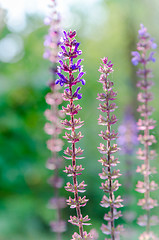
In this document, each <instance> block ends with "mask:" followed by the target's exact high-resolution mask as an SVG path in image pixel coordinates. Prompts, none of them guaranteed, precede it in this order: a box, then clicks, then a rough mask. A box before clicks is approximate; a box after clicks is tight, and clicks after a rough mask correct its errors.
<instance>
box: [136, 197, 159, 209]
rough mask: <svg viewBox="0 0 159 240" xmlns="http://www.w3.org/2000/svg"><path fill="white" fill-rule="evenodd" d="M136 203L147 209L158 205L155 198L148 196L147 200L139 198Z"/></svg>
mask: <svg viewBox="0 0 159 240" xmlns="http://www.w3.org/2000/svg"><path fill="white" fill-rule="evenodd" d="M138 205H139V206H142V209H146V210H149V209H152V208H154V207H157V206H158V203H157V200H155V199H152V198H148V200H147V201H146V200H145V199H144V198H143V199H140V200H139V201H138Z"/></svg>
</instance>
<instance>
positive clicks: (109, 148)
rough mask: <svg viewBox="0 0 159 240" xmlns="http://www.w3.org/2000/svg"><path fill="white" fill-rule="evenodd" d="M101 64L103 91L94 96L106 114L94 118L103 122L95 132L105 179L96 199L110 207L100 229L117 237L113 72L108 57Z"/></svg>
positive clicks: (118, 231) (120, 228)
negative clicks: (99, 130)
mask: <svg viewBox="0 0 159 240" xmlns="http://www.w3.org/2000/svg"><path fill="white" fill-rule="evenodd" d="M102 62H103V64H101V65H102V66H101V67H100V68H99V72H100V73H101V76H100V79H99V82H100V83H102V84H103V91H104V92H103V93H100V94H98V98H97V99H98V100H99V101H101V102H102V103H100V104H99V109H100V110H101V112H103V113H105V114H106V115H105V116H103V115H100V116H99V119H98V124H99V125H104V126H106V129H105V130H104V131H101V133H100V134H99V136H100V137H102V139H103V140H105V141H106V144H102V143H101V144H100V147H98V150H99V152H100V153H101V154H102V157H101V159H100V160H99V162H100V163H101V164H102V166H103V169H102V173H100V174H99V176H100V178H101V179H102V180H106V181H105V182H104V183H102V184H101V187H100V188H101V189H102V190H103V191H104V192H105V193H107V196H106V195H104V196H103V199H102V201H101V203H100V205H101V206H102V207H105V208H109V209H110V211H109V212H108V213H106V214H105V216H104V220H106V221H107V223H108V224H107V225H105V224H102V227H101V230H102V232H103V233H104V234H106V235H110V236H111V239H112V240H117V239H120V233H121V231H123V226H122V225H118V226H115V220H116V219H118V218H119V217H120V216H122V215H121V211H117V209H118V208H120V207H122V206H123V205H122V202H123V200H122V199H121V197H120V196H116V197H115V194H114V192H115V191H117V190H118V188H119V186H120V185H121V184H119V182H118V180H116V179H117V178H118V177H119V176H120V175H121V174H120V171H119V170H116V169H113V167H114V166H116V165H117V164H118V163H119V161H118V158H116V157H114V156H113V154H114V153H116V152H117V151H119V148H118V146H117V144H116V143H113V144H112V141H114V140H116V139H117V137H118V133H115V131H114V130H112V125H114V124H115V123H116V122H117V121H118V119H117V118H116V116H115V115H114V114H112V112H114V111H115V109H116V108H117V106H116V104H115V103H114V102H113V101H114V100H115V99H116V96H117V93H116V92H114V91H113V85H114V83H113V82H112V81H110V80H109V78H108V76H109V74H110V73H112V72H113V68H112V67H113V64H112V63H111V61H110V62H108V58H103V59H102Z"/></svg>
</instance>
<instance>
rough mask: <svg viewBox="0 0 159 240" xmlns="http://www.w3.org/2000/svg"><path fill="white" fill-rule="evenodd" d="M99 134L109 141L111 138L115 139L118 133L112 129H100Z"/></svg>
mask: <svg viewBox="0 0 159 240" xmlns="http://www.w3.org/2000/svg"><path fill="white" fill-rule="evenodd" d="M99 136H100V137H102V138H103V139H104V140H106V141H108V140H109V141H111V140H115V139H116V138H117V137H118V133H115V131H114V130H112V132H109V131H108V130H106V131H105V132H103V131H101V133H100V134H99Z"/></svg>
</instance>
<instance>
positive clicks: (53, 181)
mask: <svg viewBox="0 0 159 240" xmlns="http://www.w3.org/2000/svg"><path fill="white" fill-rule="evenodd" d="M52 3H53V6H52V8H53V12H52V15H51V17H49V18H47V19H46V20H45V23H46V24H49V25H50V28H49V34H48V35H47V36H46V37H45V42H44V45H45V47H46V49H45V53H44V58H48V59H49V60H50V61H51V63H52V68H51V73H52V80H51V83H50V90H51V91H50V92H49V93H48V94H47V95H46V103H47V104H48V105H49V106H50V108H49V109H47V110H46V111H45V116H46V118H47V120H48V121H49V122H47V123H46V124H45V128H44V129H45V132H46V133H47V134H48V135H50V136H51V139H49V140H48V141H47V147H48V149H49V150H50V151H51V158H50V159H49V160H48V161H47V164H46V167H47V168H48V169H50V170H54V175H53V176H52V177H51V178H50V179H49V180H48V183H49V184H50V185H51V186H52V187H53V188H54V197H53V198H51V199H50V201H49V208H51V209H56V215H57V219H56V221H52V222H51V223H50V226H51V230H52V231H53V232H56V235H57V238H56V239H57V240H61V239H62V237H61V233H62V232H65V231H66V222H65V221H63V220H62V219H61V209H62V208H64V207H66V199H65V198H64V197H60V195H59V189H60V188H61V187H62V186H63V179H62V178H61V177H60V168H61V167H62V165H63V159H62V158H61V157H59V154H58V153H59V152H60V151H61V150H62V146H63V141H62V140H61V139H60V138H59V134H60V133H61V130H62V125H61V124H60V119H61V117H62V114H61V112H60V111H59V110H58V109H59V105H60V104H61V103H62V94H61V93H60V92H59V88H60V87H59V86H57V85H56V84H55V80H56V72H57V59H58V57H57V55H58V50H59V42H60V40H59V38H60V35H61V33H60V26H59V25H60V19H59V15H58V13H57V11H56V2H55V1H52Z"/></svg>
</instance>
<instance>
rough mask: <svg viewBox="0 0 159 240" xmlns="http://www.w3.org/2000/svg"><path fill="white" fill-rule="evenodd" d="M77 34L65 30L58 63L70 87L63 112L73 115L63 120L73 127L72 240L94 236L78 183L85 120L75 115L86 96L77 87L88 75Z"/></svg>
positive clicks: (69, 150) (70, 173) (69, 151)
mask: <svg viewBox="0 0 159 240" xmlns="http://www.w3.org/2000/svg"><path fill="white" fill-rule="evenodd" d="M75 36H76V31H71V30H70V31H69V32H68V33H66V32H65V31H64V36H63V38H62V40H61V42H62V45H61V49H62V51H61V52H59V56H60V58H61V60H60V61H59V63H60V66H59V67H58V72H57V75H58V79H57V80H56V84H60V85H61V86H63V85H64V86H65V87H66V89H65V90H64V93H63V100H64V101H68V104H67V106H66V107H64V106H63V107H62V108H63V112H64V113H65V114H66V115H68V116H69V119H65V120H64V121H62V124H63V126H64V127H65V129H67V130H69V131H70V133H68V132H66V133H65V136H64V138H65V139H67V141H68V143H71V147H70V148H69V147H68V148H67V149H66V150H65V151H64V153H65V156H64V157H65V159H67V160H69V161H71V164H69V165H68V166H67V167H65V170H64V172H65V173H66V174H67V175H68V177H72V178H73V182H72V183H71V182H68V183H67V185H66V186H65V189H66V191H68V192H72V193H73V194H74V198H72V197H69V199H68V200H67V204H68V205H69V206H70V208H75V209H76V212H77V216H70V220H69V222H70V223H72V224H73V225H76V226H78V227H79V234H78V233H74V234H73V236H72V240H80V239H92V237H91V234H87V232H85V231H84V230H83V225H90V223H89V220H90V219H89V217H88V215H86V216H85V217H83V216H82V213H81V207H84V206H85V205H86V203H87V201H88V199H86V197H85V196H84V197H81V196H79V193H83V192H85V187H86V184H85V182H84V181H82V182H80V183H78V180H77V176H79V175H81V172H82V171H83V170H84V168H83V167H82V165H81V164H80V165H77V163H76V161H77V159H78V160H80V159H82V158H83V157H81V155H82V153H83V150H82V149H81V148H80V147H78V148H76V143H77V142H79V141H80V139H81V138H83V136H82V133H81V132H80V131H79V132H77V131H76V129H79V128H80V127H81V126H82V125H83V121H81V119H80V118H79V119H77V118H75V115H77V114H78V112H79V111H80V110H81V109H82V108H81V107H80V105H79V104H77V105H75V103H74V101H75V100H79V99H81V97H82V94H81V93H79V90H80V87H76V85H77V84H78V83H80V82H81V83H82V84H83V85H84V84H85V80H84V79H83V78H82V77H83V75H84V72H83V67H82V66H81V61H82V59H79V60H77V61H76V62H75V60H76V58H77V57H78V56H80V55H81V54H82V51H81V50H78V47H79V43H78V42H77V41H76V39H75ZM63 72H64V73H63Z"/></svg>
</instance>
